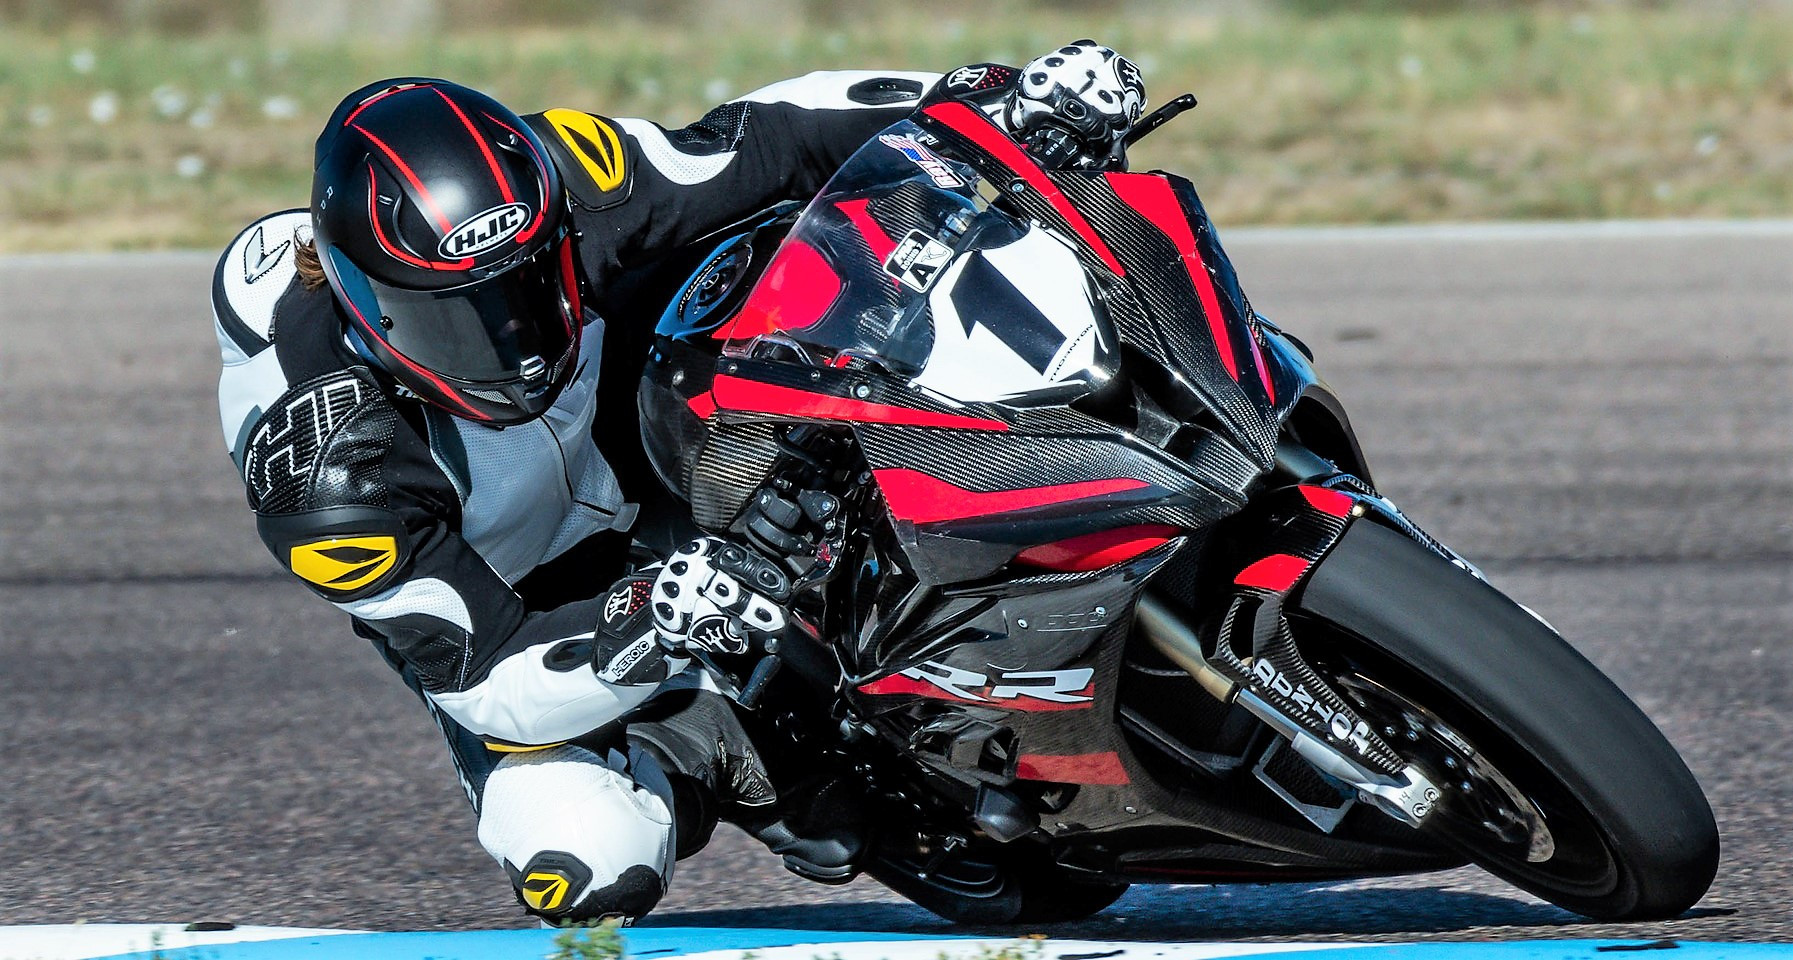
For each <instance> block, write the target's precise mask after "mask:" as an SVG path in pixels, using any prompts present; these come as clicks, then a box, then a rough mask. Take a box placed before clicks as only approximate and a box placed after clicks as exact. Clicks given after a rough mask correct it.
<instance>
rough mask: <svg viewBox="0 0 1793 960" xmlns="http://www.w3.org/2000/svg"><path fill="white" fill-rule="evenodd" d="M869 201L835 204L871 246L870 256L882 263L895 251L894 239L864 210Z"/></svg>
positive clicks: (867, 244) (849, 201)
mask: <svg viewBox="0 0 1793 960" xmlns="http://www.w3.org/2000/svg"><path fill="white" fill-rule="evenodd" d="M871 203H872V202H871V201H870V200H848V201H846V202H845V203H837V204H835V206H836V207H839V208H840V212H841V213H844V214H846V215H847V219H848V220H851V221H853V226H854V227H857V228H858V229H859V235H860V236H862V237H864V238H865V244H866V246H868V247H871V248H872V256H874V257H877V258H878V262H880V263H882V262H884V261H885V260H888V259H890V255H891V254H892V253H895V252H896V248H897V245H896V241H895V240H892V239H890V237H889V236H888V235H887V234H885V232H884V228H883V227H880V226H878V221H876V220H873V219H872V215H871V213H870V212H868V211H867V210H866V208H867V207H869V206H871ZM892 279H893V280H894V279H895V278H894V277H893V278H892Z"/></svg>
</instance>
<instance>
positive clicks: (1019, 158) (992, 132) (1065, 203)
mask: <svg viewBox="0 0 1793 960" xmlns="http://www.w3.org/2000/svg"><path fill="white" fill-rule="evenodd" d="M922 112H923V113H925V114H927V115H928V116H930V117H933V118H934V119H936V120H938V121H940V122H941V123H944V124H946V125H947V126H949V127H951V128H952V129H954V130H956V131H958V133H959V134H960V135H962V136H964V137H965V138H966V139H968V140H970V141H971V142H972V143H975V144H977V145H978V146H979V147H982V148H983V149H984V151H985V152H987V153H989V154H990V155H991V156H992V157H995V158H996V159H997V160H998V161H1000V162H1001V163H1002V164H1003V165H1005V166H1007V167H1008V168H1009V169H1010V170H1011V171H1013V172H1014V173H1015V174H1016V175H1017V176H1019V177H1020V178H1021V179H1022V180H1025V181H1026V182H1027V184H1028V185H1029V186H1031V187H1033V188H1034V189H1035V190H1038V191H1039V192H1040V196H1042V197H1045V198H1046V202H1047V203H1049V204H1051V205H1052V209H1054V210H1057V211H1058V214H1059V216H1061V217H1064V218H1065V222H1066V223H1068V224H1070V225H1071V229H1072V230H1075V231H1076V232H1077V235H1078V236H1080V237H1082V238H1083V240H1084V242H1085V243H1087V244H1089V246H1090V249H1091V250H1094V251H1095V253H1096V256H1098V257H1100V258H1101V259H1102V262H1103V263H1105V264H1107V265H1108V269H1110V270H1113V271H1114V273H1115V275H1116V276H1120V277H1124V276H1126V275H1127V270H1126V268H1125V267H1122V266H1121V262H1120V261H1119V260H1117V259H1115V256H1114V251H1112V250H1110V249H1108V244H1106V243H1104V242H1102V238H1101V237H1099V236H1097V235H1096V229H1095V228H1094V227H1092V226H1090V222H1089V221H1088V220H1085V219H1084V218H1083V214H1081V213H1078V212H1077V208H1076V207H1074V206H1072V205H1071V201H1070V199H1069V198H1067V197H1066V196H1065V194H1064V191H1062V190H1060V189H1059V188H1058V185H1057V184H1055V183H1053V182H1052V180H1051V178H1050V177H1047V176H1046V171H1044V170H1042V169H1040V165H1039V164H1037V163H1035V162H1034V160H1033V158H1032V157H1030V156H1028V155H1027V151H1025V150H1023V149H1021V147H1020V146H1019V145H1018V144H1016V143H1015V141H1013V140H1011V139H1009V135H1008V134H1006V133H1004V132H1002V131H1001V130H999V129H997V127H996V125H995V124H993V123H991V122H990V120H989V119H988V118H987V117H985V116H984V115H983V114H981V113H978V112H977V111H976V110H973V109H971V108H970V107H968V106H966V105H964V104H962V103H958V102H954V101H947V102H945V103H936V104H934V105H933V106H931V107H929V108H927V109H926V110H923V111H922Z"/></svg>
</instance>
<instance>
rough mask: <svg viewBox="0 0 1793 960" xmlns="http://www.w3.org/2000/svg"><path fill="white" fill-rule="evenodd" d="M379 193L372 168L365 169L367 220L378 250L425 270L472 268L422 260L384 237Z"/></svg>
mask: <svg viewBox="0 0 1793 960" xmlns="http://www.w3.org/2000/svg"><path fill="white" fill-rule="evenodd" d="M378 193H379V191H378V190H376V189H375V188H374V168H373V165H372V164H368V167H367V219H368V221H369V222H370V223H372V224H373V227H374V239H375V240H377V241H379V244H380V249H382V250H385V251H386V252H387V253H389V254H391V255H392V256H394V257H396V258H398V259H399V260H403V261H404V262H406V263H408V264H410V265H412V266H414V267H422V268H423V269H425V270H465V269H467V268H468V267H471V266H473V261H472V260H470V259H469V260H453V261H447V262H443V261H435V260H423V259H419V258H417V257H414V256H412V255H411V254H409V253H406V252H405V251H404V250H403V249H400V247H399V245H398V244H396V243H393V242H392V240H391V239H390V238H388V237H387V236H386V230H385V228H384V227H381V226H380V208H379V204H378V202H377V198H378Z"/></svg>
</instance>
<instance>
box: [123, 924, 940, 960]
mask: <svg viewBox="0 0 1793 960" xmlns="http://www.w3.org/2000/svg"><path fill="white" fill-rule="evenodd" d="M560 932H561V931H559V930H475V931H464V932H439V933H346V934H337V935H334V936H328V937H293V938H290V939H285V940H262V941H257V942H254V943H230V944H216V945H209V946H200V947H181V948H179V949H173V950H170V949H163V950H160V951H154V952H152V951H144V952H141V953H127V954H119V955H117V956H116V957H105V958H99V960H126V958H129V960H151V958H152V957H155V956H160V957H161V958H162V960H339V958H340V960H542V957H543V956H544V955H546V954H551V953H553V952H554V951H555V947H554V938H555V937H556V936H559V935H560ZM959 939H965V938H964V937H953V936H946V937H941V936H933V935H929V934H918V933H841V932H839V931H832V930H829V931H821V930H761V929H753V928H741V929H735V928H719V927H718V928H712V927H637V928H631V929H629V930H625V931H623V942H624V950H625V952H626V953H627V955H628V956H629V957H641V958H648V957H652V958H655V960H659V958H663V957H678V956H683V955H685V954H688V953H702V952H704V951H707V950H741V951H747V950H763V949H766V948H768V947H789V946H797V945H800V944H812V943H813V944H829V943H846V942H853V943H886V942H896V941H913V940H959Z"/></svg>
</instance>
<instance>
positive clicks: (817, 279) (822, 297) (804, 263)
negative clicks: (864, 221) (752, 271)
mask: <svg viewBox="0 0 1793 960" xmlns="http://www.w3.org/2000/svg"><path fill="white" fill-rule="evenodd" d="M838 296H840V277H839V276H837V275H836V274H835V272H834V268H833V267H830V266H829V265H828V261H827V260H824V259H822V255H821V254H820V253H818V252H816V248H814V247H812V246H810V245H809V244H807V243H804V242H803V241H801V240H791V241H788V242H787V243H785V245H784V246H783V247H780V248H779V250H778V255H777V256H775V257H773V258H772V264H771V265H770V266H768V267H767V268H766V275H765V277H763V278H762V279H761V280H760V282H759V285H758V286H756V287H754V288H753V293H751V294H749V295H748V297H747V302H746V303H744V304H742V305H741V312H740V313H738V314H736V315H735V318H734V319H733V320H730V321H729V322H728V323H726V324H724V325H723V326H722V327H720V328H718V329H717V330H716V332H715V333H712V334H710V336H711V337H713V338H714V339H717V340H750V339H752V338H754V337H757V336H761V335H763V334H767V333H771V332H773V331H774V330H802V329H803V328H805V327H808V326H810V325H812V324H814V323H815V322H816V321H818V320H820V319H822V314H824V313H827V312H828V308H829V307H831V306H833V305H834V300H835V298H836V297H838Z"/></svg>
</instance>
